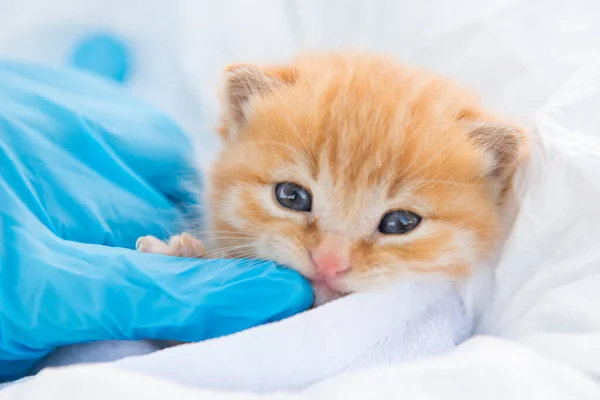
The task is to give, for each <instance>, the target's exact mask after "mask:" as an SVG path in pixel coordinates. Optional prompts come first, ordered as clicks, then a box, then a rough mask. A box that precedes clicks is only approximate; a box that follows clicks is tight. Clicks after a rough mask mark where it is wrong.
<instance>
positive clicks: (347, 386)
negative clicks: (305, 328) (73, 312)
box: [0, 62, 600, 400]
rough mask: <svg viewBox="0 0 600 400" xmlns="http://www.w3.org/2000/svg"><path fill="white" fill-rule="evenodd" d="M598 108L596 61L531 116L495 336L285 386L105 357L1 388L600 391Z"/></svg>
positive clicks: (509, 394) (50, 393) (499, 280)
mask: <svg viewBox="0 0 600 400" xmlns="http://www.w3.org/2000/svg"><path fill="white" fill-rule="evenodd" d="M598 110H600V62H598V63H595V64H592V65H590V66H589V67H588V68H586V69H584V70H583V71H581V72H580V73H579V74H578V75H576V76H575V77H574V78H573V79H571V80H570V81H569V82H568V83H567V84H566V85H565V86H564V88H563V89H562V90H561V91H560V92H559V93H558V94H557V95H556V96H555V97H554V98H553V99H552V100H551V101H550V102H549V103H548V105H547V107H546V108H545V109H544V110H543V111H542V112H541V113H540V114H539V115H538V118H537V126H538V130H539V132H540V137H537V138H534V140H533V141H532V148H531V152H532V153H531V162H530V163H529V165H528V166H527V167H526V168H525V169H524V173H523V175H522V176H521V177H520V180H519V182H518V184H517V189H518V191H519V195H520V200H521V209H520V213H519V215H518V216H517V219H516V222H515V225H514V229H513V231H512V233H511V235H510V238H509V240H508V242H507V244H506V246H505V248H504V250H503V253H502V254H503V256H502V257H501V259H500V261H499V264H498V266H497V269H496V290H495V293H496V295H495V300H494V302H493V304H492V305H491V306H490V308H489V309H488V310H487V311H488V312H487V315H488V316H489V319H488V321H487V324H486V327H487V330H488V332H490V333H493V334H495V335H497V336H498V337H497V338H491V337H487V338H473V339H470V340H468V341H466V342H465V343H464V344H463V345H461V346H459V347H458V349H456V350H454V351H452V352H451V353H450V354H447V355H445V356H441V357H434V358H430V359H427V360H421V361H418V362H414V363H406V364H403V365H392V366H386V367H382V368H379V369H369V370H363V371H348V372H345V373H343V374H340V375H338V376H336V377H334V378H330V379H326V380H325V381H323V382H321V383H318V384H316V385H313V386H310V387H308V388H306V389H305V390H303V391H300V392H298V393H295V394H289V395H279V394H272V395H267V394H262V395H259V394H253V393H251V392H240V393H223V392H218V391H211V392H209V391H201V390H194V389H193V388H191V387H190V386H187V387H186V386H179V385H177V384H176V382H173V381H169V380H167V379H165V380H162V379H158V378H156V377H154V376H151V375H146V374H139V373H132V372H130V371H128V370H125V369H123V368H122V367H117V366H114V365H104V366H91V367H71V368H66V369H64V370H56V371H52V370H50V371H47V372H42V374H40V375H39V376H38V377H37V378H34V379H32V380H31V381H29V382H27V383H25V384H22V385H17V386H14V387H11V388H8V389H6V390H5V391H2V392H0V398H7V399H11V398H15V399H16V398H42V397H43V398H45V399H54V398H57V399H58V398H60V399H69V398H73V399H76V398H82V397H85V398H88V399H92V398H98V399H111V400H113V399H129V398H135V396H139V397H143V398H149V399H153V398H156V399H158V398H164V397H166V396H167V394H168V397H169V398H178V399H188V398H189V399H192V398H207V399H252V398H264V399H297V398H301V399H315V398H323V399H326V398H327V399H328V398H353V397H355V398H377V399H387V398H390V399H391V398H394V399H397V398H399V397H400V396H402V398H409V399H432V398H444V399H457V400H458V399H460V400H468V399H482V398H485V399H498V400H505V399H532V398H536V397H537V398H541V399H565V400H571V399H598V398H600V386H599V385H598V380H599V379H600V246H598V242H599V241H600V240H599V239H600V206H599V199H600V113H599V112H598ZM501 337H504V338H508V339H510V341H507V340H505V339H501ZM317 367H318V366H317ZM126 382H127V384H126ZM66 385H68V387H69V390H68V391H65V390H64V387H66ZM71 396H72V397H71Z"/></svg>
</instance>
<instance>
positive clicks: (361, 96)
mask: <svg viewBox="0 0 600 400" xmlns="http://www.w3.org/2000/svg"><path fill="white" fill-rule="evenodd" d="M223 99H224V120H223V121H224V125H223V127H222V129H221V134H222V136H223V139H224V140H225V148H224V149H223V151H222V152H221V154H220V156H219V158H218V160H217V161H216V163H215V164H214V166H213V168H212V171H211V173H210V176H209V177H208V188H207V193H206V194H207V206H208V207H207V210H208V212H207V217H208V219H209V230H208V238H207V245H208V246H209V248H210V249H213V250H216V252H215V253H212V254H214V255H219V256H226V257H251V258H262V259H270V260H273V261H276V262H278V263H280V264H283V265H287V266H289V267H290V268H293V269H295V270H297V271H299V272H300V273H301V274H302V275H304V276H305V277H307V278H308V279H310V280H311V281H312V282H313V286H314V288H315V296H316V299H315V302H316V304H320V303H323V302H325V301H328V300H331V299H335V298H337V297H340V296H342V295H344V294H348V293H352V292H357V291H363V290H369V289H371V288H376V287H379V286H381V285H385V284H387V283H388V282H391V281H395V280H398V279H406V278H409V277H415V276H442V277H447V278H449V279H452V280H456V281H460V280H463V279H464V278H466V277H469V276H470V275H471V274H473V273H474V272H475V270H476V269H477V266H478V265H479V264H481V262H483V261H484V260H486V259H487V258H488V257H489V256H490V255H491V254H492V252H493V251H494V249H495V248H496V247H497V245H498V244H499V241H500V238H501V227H502V219H503V212H504V208H505V207H506V206H505V204H506V203H507V202H506V201H505V200H506V198H507V196H508V194H509V193H510V182H511V180H512V177H513V174H514V173H515V170H516V168H517V166H518V165H519V162H520V160H521V158H522V155H523V153H524V147H525V136H524V133H523V132H522V131H521V130H520V129H519V128H518V127H515V126H513V125H511V124H509V123H507V122H504V121H502V120H499V119H498V118H496V117H495V116H493V115H491V114H489V113H488V112H486V111H485V110H483V109H482V108H481V106H480V105H479V103H478V102H477V100H476V99H474V98H473V97H472V96H471V94H470V93H468V92H466V91H465V90H463V89H462V88H460V87H458V86H456V85H454V84H453V83H452V82H450V81H448V80H447V79H444V78H441V77H437V76H435V75H432V74H429V73H427V72H424V71H421V70H416V69H412V68H408V67H406V66H402V65H399V64H397V63H395V62H394V61H392V60H389V59H386V58H382V57H378V56H372V55H367V54H357V55H348V54H323V55H308V56H304V57H301V58H298V59H296V60H295V61H293V62H292V63H291V64H290V65H287V66H279V67H267V68H259V67H256V66H252V65H234V66H231V67H229V68H228V69H227V71H226V74H225V83H224V88H223ZM139 249H140V250H141V251H146V252H154V253H162V254H170V255H175V256H185V257H189V256H194V255H200V256H202V255H206V253H205V251H204V247H203V245H202V243H200V242H199V241H198V240H197V239H194V238H193V237H191V236H190V235H186V234H184V235H181V236H176V237H174V238H172V239H171V240H170V242H169V243H162V242H160V241H158V240H157V239H154V238H151V237H145V238H141V239H140V241H139Z"/></svg>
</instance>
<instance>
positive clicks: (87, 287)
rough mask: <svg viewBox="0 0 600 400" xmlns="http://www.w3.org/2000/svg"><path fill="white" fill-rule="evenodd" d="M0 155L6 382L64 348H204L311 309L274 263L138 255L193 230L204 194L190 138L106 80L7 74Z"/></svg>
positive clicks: (14, 68)
mask: <svg viewBox="0 0 600 400" xmlns="http://www.w3.org/2000/svg"><path fill="white" fill-rule="evenodd" d="M0 150H1V151H0V217H1V220H0V381H1V380H10V379H14V378H17V377H20V376H23V375H24V374H26V373H27V371H29V370H30V369H31V368H32V367H33V366H34V364H35V363H36V362H37V361H38V360H39V359H40V358H41V357H43V356H45V355H46V354H48V353H49V352H50V351H52V350H53V349H54V348H56V347H57V346H61V345H67V344H73V343H78V342H89V341H96V340H107V339H125V340H137V339H165V340H176V341H199V340H203V339H207V338H212V337H216V336H220V335H225V334H229V333H232V332H236V331H239V330H242V329H245V328H249V327H252V326H254V325H258V324H262V323H265V322H268V321H274V320H278V319H281V318H284V317H287V316H290V315H292V314H294V313H297V312H299V311H302V310H304V309H306V308H308V307H309V306H310V304H311V302H312V291H311V289H310V285H309V284H308V283H307V282H306V281H305V280H304V279H302V278H301V277H300V276H299V275H298V274H296V273H295V272H293V271H291V270H286V269H282V268H279V267H278V266H276V265H274V264H272V263H270V262H260V261H256V260H198V259H183V258H174V257H166V256H159V255H151V254H143V253H138V252H136V251H135V250H133V248H134V246H135V242H136V239H137V238H138V237H139V236H142V235H154V236H157V237H163V238H164V237H165V236H166V235H167V233H168V232H172V233H177V232H180V231H182V230H183V229H185V227H183V226H182V224H181V216H182V208H181V207H179V206H180V205H186V204H188V205H189V204H190V203H191V202H192V199H191V198H189V197H188V196H187V194H186V193H187V192H186V191H185V190H184V186H185V185H184V184H192V185H198V184H199V183H198V182H197V176H196V175H195V173H194V170H193V168H192V167H191V165H192V162H191V157H192V151H191V145H190V143H189V141H188V139H187V138H186V137H185V136H184V135H183V134H182V132H181V131H180V130H179V129H178V128H177V127H176V126H175V125H174V124H173V123H172V122H171V121H170V120H169V119H168V118H167V117H165V116H164V115H162V114H161V113H159V112H157V111H156V110H154V109H153V108H151V107H150V106H147V105H145V104H142V103H140V102H139V101H137V100H135V99H134V98H133V97H132V96H130V95H128V94H127V93H126V92H124V91H122V90H121V89H120V88H118V87H114V86H112V84H111V83H109V82H106V81H104V80H100V79H96V78H94V77H92V76H89V75H86V74H83V73H80V72H77V71H71V70H67V69H61V68H54V69H50V68H42V67H37V66H30V65H24V64H21V63H11V62H0ZM177 203H179V205H178V204H177Z"/></svg>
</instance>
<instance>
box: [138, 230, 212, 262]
mask: <svg viewBox="0 0 600 400" xmlns="http://www.w3.org/2000/svg"><path fill="white" fill-rule="evenodd" d="M135 248H136V249H137V250H138V251H141V252H142V253H151V254H163V255H165V256H173V257H186V258H203V257H204V256H206V248H205V247H204V244H203V243H202V241H201V240H200V239H196V238H195V237H193V236H192V235H190V234H188V233H182V234H181V235H175V236H171V238H170V239H169V241H168V242H163V241H162V240H159V239H157V238H155V237H154V236H143V237H141V238H139V239H138V240H137V242H136V244H135Z"/></svg>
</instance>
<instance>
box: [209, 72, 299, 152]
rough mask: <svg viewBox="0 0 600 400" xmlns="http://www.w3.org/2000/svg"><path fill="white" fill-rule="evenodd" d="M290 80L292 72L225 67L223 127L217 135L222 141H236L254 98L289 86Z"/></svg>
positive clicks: (246, 119)
mask: <svg viewBox="0 0 600 400" xmlns="http://www.w3.org/2000/svg"><path fill="white" fill-rule="evenodd" d="M293 80H294V71H293V70H292V69H291V68H259V67H257V66H254V65H247V64H237V65H232V66H230V67H228V68H227V69H226V70H225V82H224V84H223V90H222V96H223V103H224V104H223V106H224V111H225V125H226V126H225V127H224V131H222V132H221V133H222V135H223V136H225V137H224V138H225V139H227V140H236V139H237V138H238V137H239V132H240V130H241V129H242V128H243V127H244V125H245V124H246V122H247V121H248V116H249V115H250V113H251V112H252V102H253V101H254V100H256V98H258V97H261V96H265V95H266V94H268V93H271V92H272V91H274V90H276V89H278V88H280V87H282V86H284V85H288V84H292V83H293Z"/></svg>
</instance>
